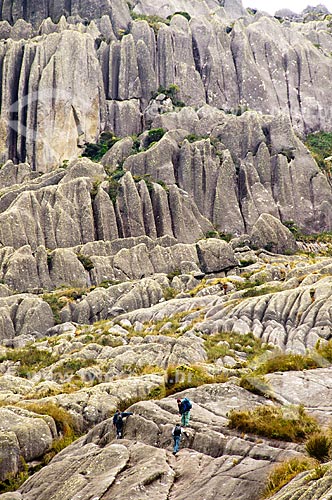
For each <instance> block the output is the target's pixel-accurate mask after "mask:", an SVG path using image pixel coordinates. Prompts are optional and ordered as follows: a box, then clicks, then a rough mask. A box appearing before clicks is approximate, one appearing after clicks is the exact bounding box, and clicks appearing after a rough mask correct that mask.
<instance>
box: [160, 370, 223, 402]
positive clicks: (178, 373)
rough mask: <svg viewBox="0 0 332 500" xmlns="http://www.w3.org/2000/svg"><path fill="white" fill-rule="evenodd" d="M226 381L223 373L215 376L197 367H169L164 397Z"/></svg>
mask: <svg viewBox="0 0 332 500" xmlns="http://www.w3.org/2000/svg"><path fill="white" fill-rule="evenodd" d="M227 379H228V377H227V375H226V374H224V373H222V374H221V375H217V376H212V375H209V374H208V373H207V371H206V370H205V369H204V368H203V367H202V366H199V365H191V366H187V365H180V366H169V367H168V368H167V370H166V374H165V387H166V396H170V395H171V394H175V393H176V392H180V391H183V390H185V389H189V388H191V387H199V386H200V385H203V384H213V383H224V382H226V381H227Z"/></svg>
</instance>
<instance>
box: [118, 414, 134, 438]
mask: <svg viewBox="0 0 332 500" xmlns="http://www.w3.org/2000/svg"><path fill="white" fill-rule="evenodd" d="M132 414H133V413H132V412H131V411H127V412H126V411H120V410H116V412H115V413H114V416H113V426H114V427H115V429H116V438H117V439H121V438H122V437H123V427H124V421H123V419H124V418H126V417H129V416H130V415H132Z"/></svg>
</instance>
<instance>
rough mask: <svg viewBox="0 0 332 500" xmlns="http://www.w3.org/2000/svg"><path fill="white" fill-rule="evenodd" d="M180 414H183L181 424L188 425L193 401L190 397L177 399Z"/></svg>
mask: <svg viewBox="0 0 332 500" xmlns="http://www.w3.org/2000/svg"><path fill="white" fill-rule="evenodd" d="M176 401H177V404H178V408H179V414H180V415H181V425H182V426H183V427H188V425H189V419H190V410H191V408H192V404H191V401H190V400H189V399H188V398H183V399H177V400H176Z"/></svg>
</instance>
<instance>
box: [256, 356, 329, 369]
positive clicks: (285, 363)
mask: <svg viewBox="0 0 332 500" xmlns="http://www.w3.org/2000/svg"><path fill="white" fill-rule="evenodd" d="M318 366H319V364H318V362H317V361H316V360H315V359H313V358H312V357H311V356H310V355H304V356H303V355H301V354H283V353H280V354H278V355H276V356H273V357H271V358H269V359H267V360H266V361H264V362H263V363H262V364H261V365H260V367H259V368H258V372H259V373H261V374H266V373H273V372H287V371H293V370H294V371H301V370H311V369H314V368H318Z"/></svg>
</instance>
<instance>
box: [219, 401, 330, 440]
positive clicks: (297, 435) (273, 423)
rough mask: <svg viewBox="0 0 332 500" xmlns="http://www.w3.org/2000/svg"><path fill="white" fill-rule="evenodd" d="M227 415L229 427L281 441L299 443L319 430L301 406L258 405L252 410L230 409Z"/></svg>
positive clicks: (314, 421)
mask: <svg viewBox="0 0 332 500" xmlns="http://www.w3.org/2000/svg"><path fill="white" fill-rule="evenodd" d="M228 417H229V423H228V425H229V427H230V428H231V429H237V430H239V431H241V432H248V433H251V434H256V435H258V436H265V437H267V438H272V439H279V440H281V441H292V442H295V443H300V442H303V441H304V440H305V439H306V438H307V437H308V436H309V435H310V434H313V433H315V432H318V431H320V428H319V425H318V423H317V421H316V420H315V419H314V418H313V417H310V416H309V415H307V414H306V412H305V410H304V408H303V406H298V407H295V406H290V407H279V406H272V405H265V406H258V407H257V408H254V409H253V410H232V411H230V413H229V415H228Z"/></svg>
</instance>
